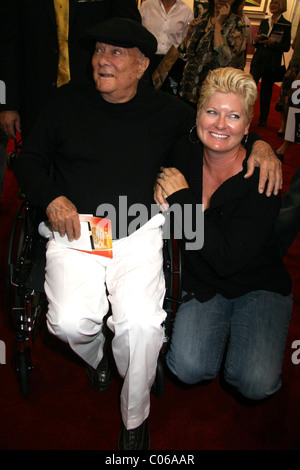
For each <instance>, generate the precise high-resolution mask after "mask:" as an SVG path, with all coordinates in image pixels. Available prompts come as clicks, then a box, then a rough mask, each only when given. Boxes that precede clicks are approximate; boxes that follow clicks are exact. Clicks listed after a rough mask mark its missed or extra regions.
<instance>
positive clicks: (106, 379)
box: [86, 351, 111, 392]
mask: <svg viewBox="0 0 300 470" xmlns="http://www.w3.org/2000/svg"><path fill="white" fill-rule="evenodd" d="M86 372H87V375H88V378H89V381H90V384H91V386H92V387H93V389H94V390H97V391H98V392H104V391H105V390H107V389H108V387H109V386H110V381H111V367H110V363H109V358H108V354H107V353H106V352H105V351H104V352H103V358H102V359H101V361H100V363H99V365H98V367H97V369H94V368H93V367H92V366H90V365H87V366H86Z"/></svg>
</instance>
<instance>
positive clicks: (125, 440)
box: [118, 419, 150, 450]
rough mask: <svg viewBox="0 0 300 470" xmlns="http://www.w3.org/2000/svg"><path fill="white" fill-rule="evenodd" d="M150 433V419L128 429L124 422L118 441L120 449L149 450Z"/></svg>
mask: <svg viewBox="0 0 300 470" xmlns="http://www.w3.org/2000/svg"><path fill="white" fill-rule="evenodd" d="M149 449H150V434H149V428H148V420H147V419H145V421H144V422H143V423H142V424H141V425H140V426H138V427H137V428H135V429H129V430H127V429H126V428H125V426H124V424H123V423H122V425H121V432H120V437H119V443H118V450H149Z"/></svg>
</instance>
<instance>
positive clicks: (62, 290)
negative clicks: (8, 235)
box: [45, 214, 166, 429]
mask: <svg viewBox="0 0 300 470" xmlns="http://www.w3.org/2000/svg"><path fill="white" fill-rule="evenodd" d="M163 223H164V217H163V216H162V215H161V214H157V215H156V216H154V217H153V218H152V219H151V220H150V221H149V222H147V224H145V225H144V226H143V227H142V228H140V229H139V230H137V231H136V232H134V233H133V234H132V235H130V236H128V237H126V238H122V239H120V240H116V241H114V242H113V258H112V259H110V258H105V257H103V256H97V255H92V254H88V253H82V252H80V251H76V250H72V249H69V248H61V247H59V246H57V245H56V244H55V241H54V240H51V241H49V243H48V247H47V263H46V277H45V292H46V295H47V298H48V301H49V308H48V314H47V323H48V328H49V330H50V332H51V333H53V334H54V335H56V336H58V337H59V338H60V339H61V340H63V341H65V342H67V343H68V344H69V345H70V347H71V348H72V349H73V350H74V351H75V352H76V353H77V354H78V355H79V356H80V357H81V358H82V359H84V360H85V361H86V362H87V363H88V364H90V365H91V366H92V367H94V368H96V367H97V365H98V364H99V362H100V360H101V359H102V355H103V353H102V348H103V343H104V338H103V335H102V332H101V330H102V320H103V317H104V316H105V315H106V313H107V312H108V309H109V303H108V300H107V292H106V287H107V290H108V293H109V295H108V299H109V301H110V303H111V307H112V316H110V317H109V318H108V322H107V324H108V326H109V328H110V329H111V330H112V331H113V332H114V338H113V341H112V350H113V355H114V358H115V362H116V365H117V368H118V371H119V373H120V375H121V377H122V378H124V383H123V387H122V391H121V414H122V419H123V422H124V425H125V426H126V428H127V429H133V428H135V427H137V426H139V425H140V424H142V422H143V421H144V420H145V419H146V418H147V417H148V415H149V409H150V390H151V386H152V384H153V382H154V379H155V373H156V365H157V358H158V355H159V351H160V348H161V346H162V342H163V336H164V333H163V328H162V326H161V324H162V322H163V321H164V319H165V316H166V313H165V311H164V310H163V308H162V305H163V299H164V295H165V281H164V275H163V270H162V265H163V257H162V243H163V241H162V229H161V225H163Z"/></svg>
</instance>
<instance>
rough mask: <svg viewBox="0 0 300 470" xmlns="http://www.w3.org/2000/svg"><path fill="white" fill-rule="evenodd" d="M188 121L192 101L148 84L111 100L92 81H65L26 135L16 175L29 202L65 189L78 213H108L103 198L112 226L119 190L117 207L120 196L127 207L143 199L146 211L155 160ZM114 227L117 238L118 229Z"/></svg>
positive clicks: (163, 157)
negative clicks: (126, 97) (128, 96)
mask: <svg viewBox="0 0 300 470" xmlns="http://www.w3.org/2000/svg"><path fill="white" fill-rule="evenodd" d="M194 122H195V115H194V111H193V109H192V108H191V107H189V106H188V105H186V104H185V103H183V102H182V101H180V100H178V99H176V98H175V97H172V96H171V95H169V94H166V93H162V92H155V91H154V90H153V89H152V88H150V87H146V86H141V87H140V89H139V90H138V93H137V94H136V96H135V97H134V98H133V99H132V100H130V101H128V102H126V103H121V104H113V103H109V102H107V101H105V100H104V99H103V98H101V96H100V94H99V93H98V92H97V91H96V89H95V87H94V86H93V85H90V86H89V85H87V86H86V85H80V86H79V85H71V84H68V85H66V86H64V87H62V88H60V89H58V90H57V93H56V95H55V98H54V100H53V101H52V103H51V104H50V105H49V106H48V107H47V109H46V110H45V112H44V113H43V115H42V117H41V118H40V120H39V122H38V123H37V125H36V126H35V128H34V130H33V132H32V133H31V135H30V137H29V138H28V139H27V141H26V145H25V146H24V148H23V150H22V152H21V154H20V156H19V158H18V159H17V162H16V167H15V175H16V177H17V179H18V181H19V183H20V186H21V187H22V190H23V191H24V192H25V194H26V196H27V198H28V199H29V201H31V202H32V203H33V204H34V205H37V206H40V207H42V208H43V209H46V207H47V206H48V204H49V203H50V202H51V201H52V200H53V199H55V198H57V197H58V196H66V197H67V198H68V199H69V200H71V201H72V202H73V204H74V205H75V206H76V208H77V210H78V212H79V213H83V214H94V215H98V216H109V214H107V213H103V211H101V210H100V211H99V209H98V207H99V206H100V205H101V204H109V205H111V206H113V207H114V208H115V209H116V225H117V226H118V221H119V214H118V209H119V202H120V198H119V197H120V196H123V198H122V205H123V207H124V201H125V202H126V205H127V208H130V207H132V206H133V204H142V205H143V206H144V207H147V208H148V210H149V218H150V216H151V215H150V206H151V205H154V199H153V186H154V180H155V177H156V175H157V173H158V171H159V169H160V166H161V165H163V164H164V165H166V164H167V159H168V156H169V154H170V153H171V152H172V147H173V145H174V142H175V141H176V138H177V137H179V136H180V135H183V134H186V133H188V132H189V130H190V129H191V127H192V126H193V124H194ZM50 168H52V171H51V175H54V176H53V177H52V176H51V175H50V176H49V171H50ZM125 196H126V199H125ZM135 207H136V206H135ZM125 209H126V208H125ZM123 212H124V211H123ZM122 217H123V220H124V213H123V214H122ZM136 217H137V216H136V215H135V217H131V218H129V219H128V222H130V220H132V218H136ZM114 233H115V235H116V237H117V238H118V236H119V234H118V230H116V232H114ZM124 235H127V234H124V233H122V234H121V236H124Z"/></svg>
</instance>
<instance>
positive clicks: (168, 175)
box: [154, 167, 189, 210]
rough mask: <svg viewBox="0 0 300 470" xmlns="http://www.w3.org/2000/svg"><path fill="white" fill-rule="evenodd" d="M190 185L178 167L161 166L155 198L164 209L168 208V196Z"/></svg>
mask: <svg viewBox="0 0 300 470" xmlns="http://www.w3.org/2000/svg"><path fill="white" fill-rule="evenodd" d="M188 187H189V185H188V183H187V181H186V179H185V177H184V176H183V174H182V173H181V172H180V171H179V170H177V168H163V167H162V168H161V173H159V174H158V175H157V178H156V181H155V186H154V200H155V202H156V203H157V204H158V206H159V207H160V208H161V209H162V210H166V209H167V207H168V202H167V200H166V198H167V197H168V196H171V194H173V193H175V192H177V191H180V190H181V189H185V188H188Z"/></svg>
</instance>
